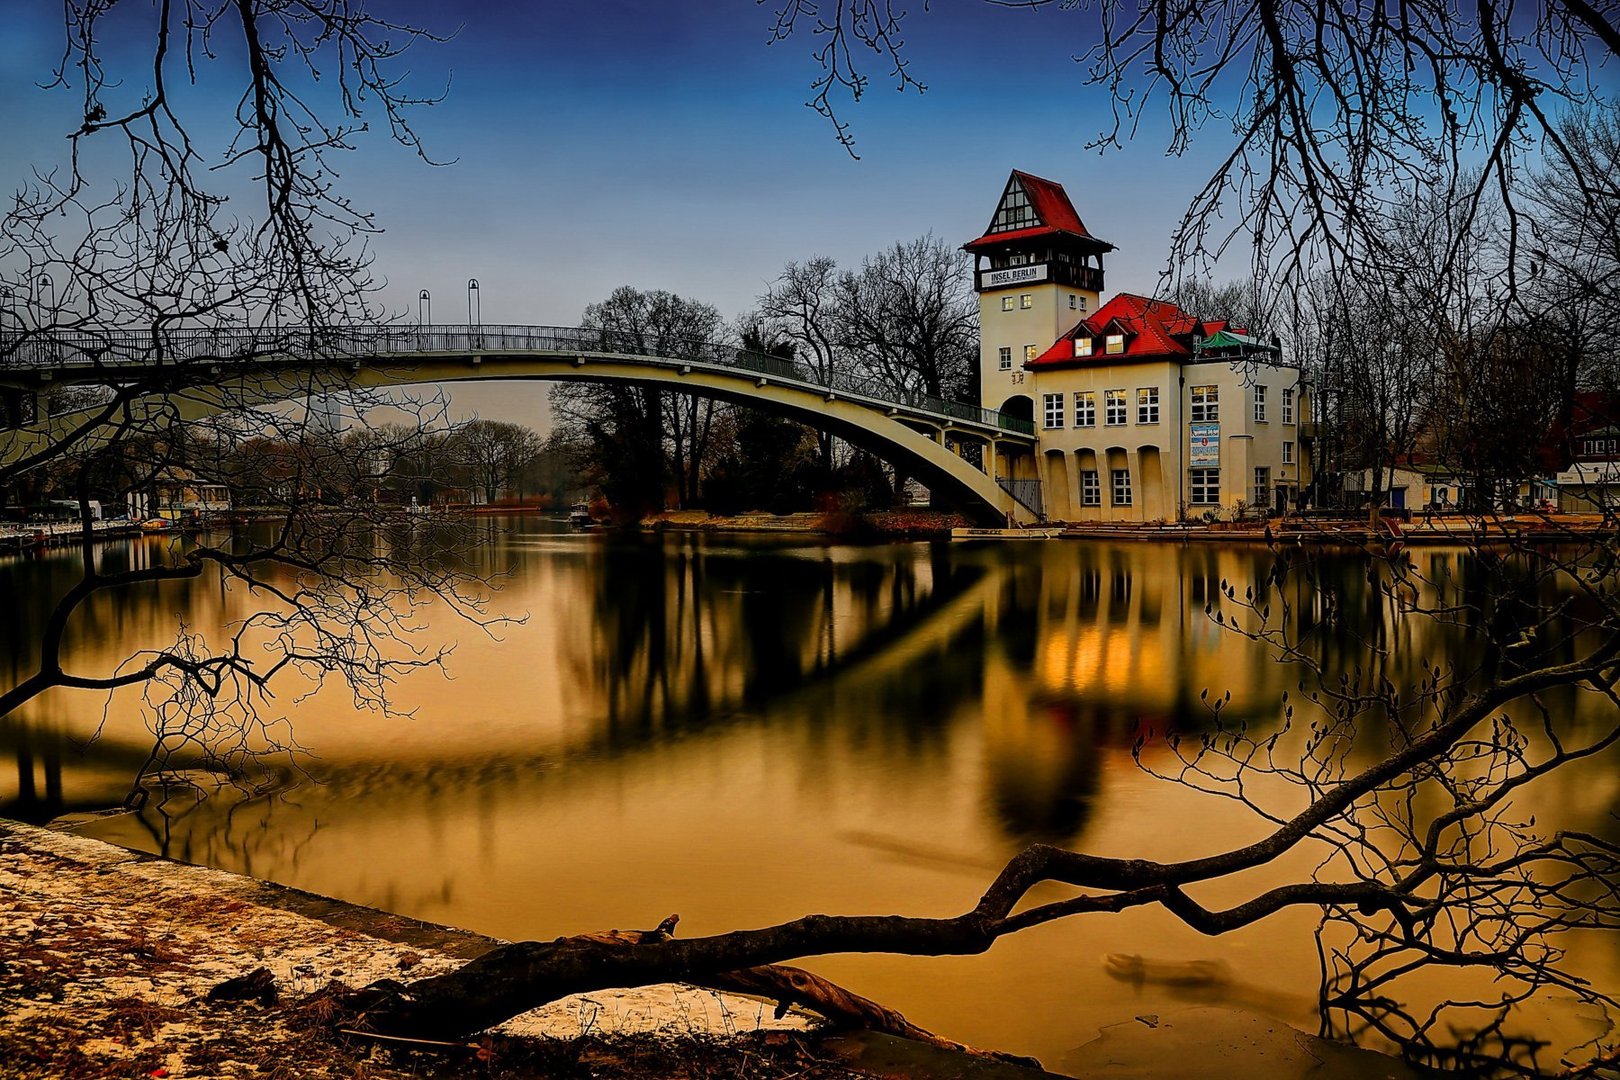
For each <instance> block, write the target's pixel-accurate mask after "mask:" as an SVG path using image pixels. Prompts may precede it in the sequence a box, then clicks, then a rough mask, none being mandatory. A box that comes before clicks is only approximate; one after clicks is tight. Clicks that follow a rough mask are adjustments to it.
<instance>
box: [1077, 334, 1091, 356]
mask: <svg viewBox="0 0 1620 1080" xmlns="http://www.w3.org/2000/svg"><path fill="white" fill-rule="evenodd" d="M1074 355H1076V356H1090V355H1091V339H1090V338H1088V337H1077V338H1075V339H1074Z"/></svg>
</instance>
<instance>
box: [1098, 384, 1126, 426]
mask: <svg viewBox="0 0 1620 1080" xmlns="http://www.w3.org/2000/svg"><path fill="white" fill-rule="evenodd" d="M1103 410H1104V417H1103V422H1104V423H1106V424H1107V425H1108V426H1109V427H1118V426H1119V425H1121V424H1123V423H1124V422H1125V391H1123V390H1104V391H1103Z"/></svg>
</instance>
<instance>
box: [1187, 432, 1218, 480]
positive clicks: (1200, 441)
mask: <svg viewBox="0 0 1620 1080" xmlns="http://www.w3.org/2000/svg"><path fill="white" fill-rule="evenodd" d="M1187 439H1188V447H1189V448H1188V454H1187V467H1188V468H1189V469H1218V468H1220V467H1221V425H1220V424H1219V423H1197V424H1188V425H1187Z"/></svg>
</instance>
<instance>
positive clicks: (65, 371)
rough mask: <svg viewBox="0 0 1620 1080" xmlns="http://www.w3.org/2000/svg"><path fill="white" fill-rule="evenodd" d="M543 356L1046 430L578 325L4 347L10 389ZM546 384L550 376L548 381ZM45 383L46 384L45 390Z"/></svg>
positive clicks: (716, 347)
mask: <svg viewBox="0 0 1620 1080" xmlns="http://www.w3.org/2000/svg"><path fill="white" fill-rule="evenodd" d="M484 356H490V357H495V356H499V357H502V358H504V359H519V358H522V357H526V356H532V357H535V358H536V359H540V358H544V359H546V360H548V361H555V360H556V359H558V358H559V357H561V358H581V359H586V360H591V361H604V362H608V363H612V362H615V361H619V362H632V363H636V364H651V365H654V366H661V367H665V368H668V369H670V370H674V371H680V370H682V369H690V368H693V367H704V368H710V369H722V370H727V371H732V372H739V371H740V372H746V373H748V374H749V375H752V376H756V377H760V378H764V379H767V380H773V381H780V382H789V383H793V384H796V385H798V386H800V387H804V388H807V389H813V390H816V391H818V392H821V393H824V394H829V393H830V394H833V395H837V396H838V397H841V398H844V399H845V400H849V401H856V402H860V403H861V404H864V405H867V406H868V407H871V408H874V409H879V410H882V411H884V412H885V413H887V414H889V415H892V416H895V417H897V418H899V419H907V420H914V421H920V422H925V423H928V424H929V425H932V426H935V427H939V428H946V429H958V430H963V431H971V432H973V433H975V434H977V435H980V436H981V437H987V438H994V439H997V440H1006V441H1009V442H1013V443H1020V444H1033V442H1034V441H1035V425H1034V422H1033V421H1030V420H1026V419H1024V418H1022V417H1016V416H1010V415H1008V414H1006V413H1002V412H998V411H996V410H994V409H985V408H981V407H980V406H977V405H971V404H968V403H965V402H959V401H950V400H947V399H944V398H940V397H936V396H934V395H931V394H926V393H923V392H921V391H916V390H899V389H895V388H893V387H879V386H876V385H874V383H873V381H872V380H871V379H869V378H863V377H860V376H857V375H853V374H850V373H847V372H820V371H817V370H815V369H813V368H812V367H810V366H809V365H806V364H804V363H801V362H799V361H796V360H790V359H786V358H783V357H779V356H770V355H766V354H763V353H758V352H752V351H750V350H747V349H742V348H738V347H736V346H734V345H728V344H724V343H720V342H705V341H688V340H651V341H649V340H647V339H645V338H641V337H636V336H632V335H626V334H621V333H616V332H611V331H602V330H593V329H590V328H587V327H575V326H430V327H412V326H389V325H378V326H361V327H354V326H349V327H336V328H328V329H324V330H321V331H318V332H316V333H313V334H312V333H310V332H309V331H307V330H305V329H298V330H292V329H281V328H274V327H269V328H254V329H247V330H190V329H165V330H162V331H161V332H159V333H158V334H156V335H154V334H151V333H136V332H129V331H116V332H99V331H95V330H76V331H72V332H53V333H51V334H46V335H35V336H24V337H22V338H13V339H12V340H10V341H6V342H0V382H10V383H12V384H13V385H22V384H23V380H25V379H27V378H30V377H31V378H33V379H35V380H39V381H69V382H84V383H95V382H105V383H116V382H120V381H133V380H135V379H137V378H143V377H149V376H150V375H152V374H153V372H154V371H157V370H166V369H170V368H179V367H182V366H195V365H198V364H218V365H230V366H232V367H233V368H234V367H235V366H237V365H246V366H251V367H275V366H297V367H310V366H321V365H326V364H330V365H333V366H341V365H345V364H347V365H352V364H356V363H359V364H388V365H401V364H409V363H411V362H412V361H413V360H423V361H428V360H433V361H443V360H446V359H453V358H457V357H465V358H467V359H469V360H471V359H473V358H475V357H484ZM536 377H543V376H538V375H537V376H536ZM36 385H37V383H36Z"/></svg>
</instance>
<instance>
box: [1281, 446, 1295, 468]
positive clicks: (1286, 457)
mask: <svg viewBox="0 0 1620 1080" xmlns="http://www.w3.org/2000/svg"><path fill="white" fill-rule="evenodd" d="M1293 463H1294V444H1293V443H1291V442H1285V443H1283V464H1284V465H1292V464H1293Z"/></svg>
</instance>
